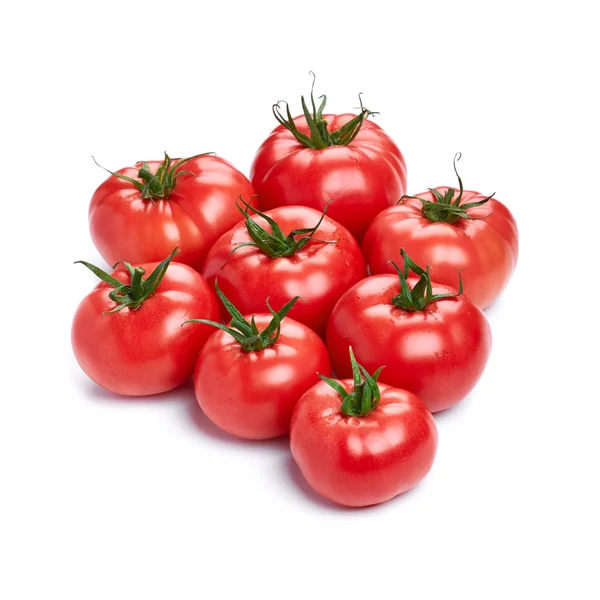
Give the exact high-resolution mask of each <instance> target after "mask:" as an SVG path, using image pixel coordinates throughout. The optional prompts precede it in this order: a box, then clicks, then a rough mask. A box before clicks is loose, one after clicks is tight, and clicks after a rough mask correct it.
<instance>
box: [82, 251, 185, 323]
mask: <svg viewBox="0 0 600 600" xmlns="http://www.w3.org/2000/svg"><path fill="white" fill-rule="evenodd" d="M177 254H179V248H178V247H177V246H175V248H174V249H173V252H171V254H169V256H167V258H165V259H164V260H163V261H162V262H161V263H159V264H158V265H157V266H156V268H155V269H154V271H152V273H150V275H148V277H146V279H144V277H143V276H144V275H145V274H146V271H145V270H144V268H143V267H133V266H131V265H130V264H129V263H128V262H126V261H119V262H117V263H115V264H114V265H113V269H116V268H117V265H119V264H120V263H121V262H122V263H123V265H124V266H125V268H126V269H127V270H128V271H129V276H130V278H131V279H130V283H129V285H127V284H126V283H123V282H122V281H119V280H118V279H117V278H116V277H113V276H112V275H109V274H108V273H107V272H106V271H103V270H102V269H100V268H99V267H96V266H95V265H92V264H90V263H89V262H86V261H85V260H77V261H75V264H78V263H79V264H82V265H84V266H86V267H87V268H88V269H89V270H90V271H91V272H92V273H94V275H96V276H97V277H99V278H100V279H101V280H102V281H104V282H105V283H108V285H111V286H112V287H113V288H114V289H113V290H112V291H111V292H110V293H109V294H108V297H109V298H110V299H111V300H112V301H113V302H116V303H117V306H115V308H113V309H112V310H107V311H105V312H103V313H102V316H104V315H105V314H111V313H115V312H118V311H120V310H123V309H124V308H129V309H131V310H137V309H138V308H139V307H140V306H141V305H142V304H143V303H144V301H145V300H147V299H148V298H149V297H150V296H152V294H154V292H156V290H157V288H158V286H159V285H160V283H161V281H162V280H163V277H164V276H165V273H166V272H167V269H168V268H169V264H170V263H171V261H172V260H173V258H174V257H175V256H177Z"/></svg>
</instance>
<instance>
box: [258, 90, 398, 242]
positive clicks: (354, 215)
mask: <svg viewBox="0 0 600 600" xmlns="http://www.w3.org/2000/svg"><path fill="white" fill-rule="evenodd" d="M313 88H314V81H313ZM359 98H360V96H359ZM321 99H322V100H321ZM319 100H320V103H319V105H318V106H317V102H316V100H315V97H314V93H313V90H311V95H310V102H308V103H307V102H306V101H305V100H304V97H303V98H302V106H303V114H302V115H300V116H297V117H295V118H292V115H291V112H290V110H289V107H288V106H287V103H285V102H279V103H277V104H275V105H273V112H274V115H275V118H276V119H277V121H278V123H279V125H278V126H277V127H276V128H275V129H274V130H273V131H272V132H271V134H270V135H269V136H268V137H267V138H266V140H265V141H264V142H263V143H262V145H261V146H260V148H259V149H258V151H257V153H256V156H255V158H254V161H253V163H252V167H251V170H250V180H251V181H252V185H253V187H254V189H255V191H256V193H257V194H259V203H260V208H261V209H262V210H265V211H266V210H271V209H274V208H277V207H280V206H292V205H303V206H309V207H311V208H314V209H316V210H318V211H319V212H322V211H323V209H324V207H325V204H326V202H327V201H328V200H329V199H330V198H332V199H333V201H332V203H331V206H330V213H329V214H330V216H331V218H333V219H335V220H336V221H338V222H339V223H341V224H342V225H343V226H344V227H346V228H347V229H348V230H349V231H350V233H351V234H352V235H353V236H354V237H355V238H356V240H357V241H358V242H360V241H361V240H362V238H363V236H364V234H365V231H366V229H367V227H368V225H369V223H370V222H371V221H372V220H373V219H374V218H375V216H376V215H377V214H378V213H379V212H381V211H382V210H384V209H385V208H387V207H388V206H392V205H393V204H395V203H396V202H397V201H398V198H400V197H401V196H402V195H404V193H405V192H406V162H405V160H404V157H403V155H402V153H401V152H400V149H399V148H398V146H397V145H396V144H395V143H394V141H393V140H392V139H391V138H390V137H389V136H388V135H387V133H386V132H385V131H384V130H383V129H382V128H381V127H380V126H379V125H377V124H376V123H374V122H373V121H372V120H371V119H370V118H371V117H373V116H374V115H376V114H377V113H374V112H373V111H370V110H368V109H367V108H365V107H364V106H363V103H362V99H360V112H359V113H358V114H357V115H355V114H350V113H345V114H339V115H334V114H324V113H323V111H324V109H325V104H326V100H327V98H326V96H321V97H320V98H319ZM284 105H285V112H284V109H283V107H284Z"/></svg>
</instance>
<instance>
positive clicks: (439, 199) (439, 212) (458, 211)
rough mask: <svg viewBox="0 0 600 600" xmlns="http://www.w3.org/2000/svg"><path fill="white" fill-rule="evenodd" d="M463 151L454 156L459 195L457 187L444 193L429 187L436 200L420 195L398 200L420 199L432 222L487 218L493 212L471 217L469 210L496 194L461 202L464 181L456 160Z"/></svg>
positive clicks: (425, 215) (426, 215)
mask: <svg viewBox="0 0 600 600" xmlns="http://www.w3.org/2000/svg"><path fill="white" fill-rule="evenodd" d="M461 156H462V155H461V153H460V152H457V153H456V154H455V156H454V172H455V173H456V177H458V185H459V191H458V196H457V197H456V199H454V194H455V193H456V189H455V188H448V189H447V190H446V192H445V193H444V194H443V195H442V194H441V193H440V192H438V190H435V189H433V188H428V190H429V191H430V192H431V193H432V194H433V195H434V197H435V202H434V201H433V200H425V199H424V198H419V197H418V196H402V198H400V200H399V201H398V204H401V203H402V202H404V200H405V199H406V198H412V199H413V200H418V201H419V202H420V203H421V204H422V205H423V216H424V217H425V218H426V219H429V220H430V221H431V222H432V223H448V224H450V225H453V224H454V223H457V222H458V221H460V220H461V219H470V220H473V221H477V220H480V219H487V218H488V217H489V216H490V215H491V214H492V213H490V214H489V215H486V216H485V217H471V216H470V215H469V214H468V213H467V211H468V210H469V209H470V208H475V207H476V206H482V205H483V204H485V203H486V202H488V201H489V200H491V199H492V197H493V196H494V194H495V193H496V192H494V193H493V194H491V195H490V196H488V197H487V198H484V199H483V200H479V201H478V202H467V203H466V204H461V202H462V195H463V191H464V188H463V182H462V179H461V178H460V175H459V174H458V170H457V169H456V161H457V160H460V158H461Z"/></svg>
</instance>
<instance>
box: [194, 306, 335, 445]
mask: <svg viewBox="0 0 600 600" xmlns="http://www.w3.org/2000/svg"><path fill="white" fill-rule="evenodd" d="M272 318H273V317H272V315H270V314H269V315H266V314H259V315H256V317H255V320H256V324H257V326H258V329H259V330H260V331H262V330H264V329H265V328H266V327H267V325H268V324H269V323H270V321H271V319H272ZM248 320H250V317H248ZM317 372H318V373H321V374H322V375H325V376H328V375H330V374H331V365H330V363H329V357H328V355H327V349H326V348H325V344H324V343H323V341H322V340H321V338H319V336H318V335H317V334H316V333H315V332H314V331H312V330H310V329H309V328H308V327H306V326H305V325H302V324H301V323H298V322H297V321H294V320H293V319H290V318H289V317H286V318H285V319H283V321H282V323H281V335H280V336H279V339H278V340H277V341H276V342H275V344H273V345H272V346H269V347H268V348H265V349H264V350H260V351H257V352H244V351H243V350H242V347H241V345H240V343H239V342H237V341H236V340H235V339H233V337H232V336H230V335H229V334H228V333H226V332H224V331H220V330H219V331H216V332H215V333H213V334H212V335H211V336H210V337H209V338H208V341H207V342H206V344H205V345H204V347H203V348H202V350H201V352H200V354H199V356H198V362H197V363H196V371H195V374H194V384H195V390H196V398H197V399H198V403H199V404H200V407H201V408H202V410H203V411H204V413H205V414H206V416H207V417H208V418H209V419H210V420H211V421H212V422H213V423H214V424H215V425H217V426H218V427H220V428H221V429H223V430H224V431H226V432H227V433H230V434H231V435H235V436H238V437H241V438H246V439H253V440H264V439H270V438H275V437H279V436H282V435H287V434H288V432H289V427H290V419H291V416H292V411H293V409H294V406H295V405H296V403H297V402H298V400H299V399H300V396H302V394H303V393H304V392H305V391H306V390H308V389H309V388H310V387H311V386H313V385H314V384H315V383H316V382H317V381H319V377H318V375H317Z"/></svg>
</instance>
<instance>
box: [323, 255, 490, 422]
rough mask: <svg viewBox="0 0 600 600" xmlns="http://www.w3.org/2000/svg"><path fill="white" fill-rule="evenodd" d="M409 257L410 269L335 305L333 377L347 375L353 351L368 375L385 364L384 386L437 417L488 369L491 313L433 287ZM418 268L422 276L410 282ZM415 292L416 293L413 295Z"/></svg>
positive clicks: (369, 282) (353, 291)
mask: <svg viewBox="0 0 600 600" xmlns="http://www.w3.org/2000/svg"><path fill="white" fill-rule="evenodd" d="M402 253H403V256H404V257H405V271H404V272H402V271H401V270H400V269H398V274H397V275H375V276H372V277H367V278H366V279H364V280H363V281H360V282H359V283H357V284H356V285H355V286H353V287H352V288H350V289H349V290H348V291H347V292H346V293H345V294H344V295H343V296H342V297H341V298H340V300H339V302H338V303H337V304H336V306H335V308H334V309H333V312H332V314H331V318H330V319H329V323H328V326H327V349H328V350H329V355H330V357H331V363H332V366H333V369H334V371H335V372H336V373H337V375H338V376H340V377H348V376H349V374H350V368H349V366H348V363H347V361H346V360H345V356H346V353H347V351H348V346H350V345H352V346H355V347H356V355H357V359H358V360H359V361H360V362H361V363H362V364H363V365H364V366H365V368H366V369H369V370H371V369H373V368H375V367H378V366H379V365H381V364H385V365H386V368H385V369H384V370H383V373H382V375H381V380H382V381H383V382H385V383H388V384H390V385H393V386H394V387H397V388H401V389H406V390H409V391H410V392H413V393H414V394H416V395H417V396H419V398H420V399H421V400H422V401H423V402H425V404H427V406H428V407H429V410H431V412H436V411H439V410H444V409H445V408H449V407H450V406H453V405H454V404H456V403H457V402H459V401H460V400H462V399H463V398H464V397H465V396H466V395H467V394H468V393H469V392H470V391H471V390H472V389H473V387H474V386H475V384H476V383H477V381H478V380H479V377H480V376H481V374H482V373H483V370H484V368H485V365H486V363H487V360H488V357H489V354H490V350H491V344H492V334H491V330H490V326H489V324H488V322H487V319H486V318H485V315H484V314H483V312H482V311H481V309H479V308H478V307H477V306H476V305H475V304H474V303H473V302H471V300H469V298H468V297H467V296H465V295H462V294H461V292H462V284H461V286H460V289H459V295H457V294H456V292H455V291H454V290H453V289H452V288H448V287H446V286H441V285H437V284H436V285H432V283H431V278H430V275H429V270H427V271H425V270H423V269H421V268H420V267H419V266H418V265H416V264H415V263H414V262H413V261H412V260H411V259H410V258H408V257H407V256H406V253H405V252H404V250H403V251H402ZM409 270H412V271H413V272H414V273H415V274H416V275H417V276H418V277H419V278H418V279H417V278H415V277H410V278H408V279H407V277H408V275H409ZM411 288H412V290H411Z"/></svg>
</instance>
